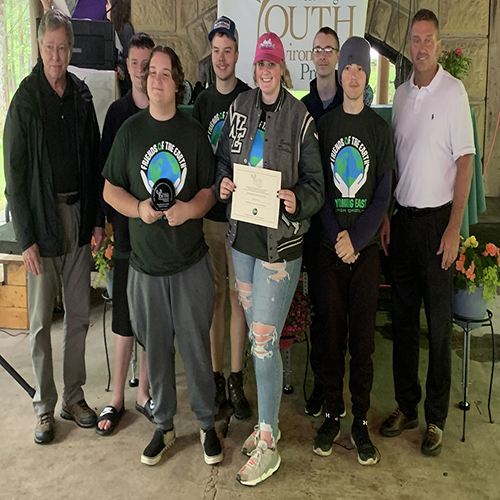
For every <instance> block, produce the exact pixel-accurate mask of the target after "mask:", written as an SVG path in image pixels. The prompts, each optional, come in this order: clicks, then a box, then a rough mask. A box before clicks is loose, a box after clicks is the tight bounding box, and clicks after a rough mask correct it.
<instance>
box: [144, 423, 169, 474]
mask: <svg viewBox="0 0 500 500" xmlns="http://www.w3.org/2000/svg"><path fill="white" fill-rule="evenodd" d="M174 441H175V429H174V428H173V427H172V429H170V430H169V431H162V430H161V429H156V430H155V433H154V434H153V439H151V442H150V443H149V444H148V445H147V446H146V449H145V450H144V452H143V453H142V455H141V462H142V463H143V464H146V465H156V464H157V463H158V462H159V461H160V459H161V456H162V455H163V454H164V453H165V451H167V450H168V449H169V448H170V447H171V446H172V445H173V444H174Z"/></svg>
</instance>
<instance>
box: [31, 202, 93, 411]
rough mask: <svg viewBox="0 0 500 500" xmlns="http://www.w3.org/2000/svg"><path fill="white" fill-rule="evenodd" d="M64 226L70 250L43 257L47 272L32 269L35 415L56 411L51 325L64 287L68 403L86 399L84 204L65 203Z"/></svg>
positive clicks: (87, 303) (87, 306)
mask: <svg viewBox="0 0 500 500" xmlns="http://www.w3.org/2000/svg"><path fill="white" fill-rule="evenodd" d="M58 212H59V218H60V220H61V223H62V225H63V232H64V248H65V254H64V255H63V256H62V257H55V258H46V257H42V262H41V271H42V274H40V275H39V276H34V275H33V274H31V273H28V308H29V315H30V341H31V359H32V361H33V371H34V373H35V379H36V393H35V396H34V398H33V407H34V409H35V413H36V414H37V415H40V414H42V413H45V412H48V411H53V410H54V408H55V406H56V402H57V390H56V386H55V383H54V374H53V364H52V344H51V338H50V327H51V324H52V315H53V311H54V301H55V298H56V296H57V294H58V292H59V287H60V283H61V282H62V289H63V304H64V331H63V333H64V341H63V342H64V344H63V381H64V390H63V406H64V407H67V406H71V405H72V404H74V403H76V402H77V401H80V400H81V399H83V390H82V386H83V385H84V384H85V380H86V372H85V339H86V336H87V330H88V327H89V314H90V264H91V254H90V244H88V245H85V246H83V247H79V246H78V230H79V225H80V203H79V202H77V203H75V204H74V205H66V204H59V205H58Z"/></svg>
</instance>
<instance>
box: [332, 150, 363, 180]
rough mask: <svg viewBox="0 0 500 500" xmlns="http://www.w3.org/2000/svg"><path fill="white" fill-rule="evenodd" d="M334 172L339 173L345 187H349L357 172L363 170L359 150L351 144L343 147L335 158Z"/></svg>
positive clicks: (359, 172)
mask: <svg viewBox="0 0 500 500" xmlns="http://www.w3.org/2000/svg"><path fill="white" fill-rule="evenodd" d="M335 172H337V173H338V174H339V175H340V178H341V179H342V180H343V181H344V182H345V183H346V185H347V187H351V186H352V185H353V184H354V181H355V180H356V179H357V178H358V177H359V174H363V172H364V166H363V158H361V154H360V152H359V151H358V150H357V149H356V148H353V147H352V146H346V147H345V148H343V149H342V150H341V151H340V153H339V154H338V155H337V158H335Z"/></svg>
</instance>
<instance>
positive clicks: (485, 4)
mask: <svg viewBox="0 0 500 500" xmlns="http://www.w3.org/2000/svg"><path fill="white" fill-rule="evenodd" d="M495 5H496V7H495ZM497 6H498V0H491V3H490V0H399V1H398V0H369V2H368V16H367V21H366V32H367V34H368V35H370V37H372V38H371V39H372V40H378V41H379V42H380V43H381V44H382V45H385V46H387V47H389V48H392V49H395V50H396V51H402V52H403V53H404V55H405V56H406V57H408V58H409V57H410V56H409V52H408V43H407V28H408V24H409V22H410V21H411V18H412V16H413V14H414V13H415V12H416V11H417V10H419V9H421V8H428V9H431V10H432V11H434V12H435V13H436V15H437V16H438V19H439V23H440V33H441V46H442V48H443V50H446V49H452V50H453V49H455V48H456V47H458V46H460V47H461V48H462V50H463V51H464V53H465V54H466V55H467V56H469V57H470V58H471V59H472V67H471V69H470V70H469V74H468V76H466V77H465V78H464V79H463V83H464V85H465V88H466V90H467V92H468V94H469V101H470V103H471V105H472V106H473V107H474V109H475V112H476V118H477V128H478V134H479V142H480V146H481V155H482V156H483V155H486V156H487V155H488V153H489V150H490V146H491V141H492V136H493V132H494V128H495V125H496V118H497V116H498V108H499V105H500V102H499V101H500V95H499V94H500V74H499V73H500V71H498V66H499V65H498V57H499V52H498V51H499V47H498V46H499V42H500V40H499V36H498V34H497V33H495V31H494V30H493V29H492V26H493V22H492V20H493V18H494V17H495V12H496V11H497V10H498V7H497ZM490 11H491V12H490ZM498 15H500V13H499V12H496V16H498ZM496 25H497V31H498V27H499V23H498V21H497V22H496ZM490 33H491V35H492V36H489V35H490ZM493 44H496V59H494V58H493V57H492V54H491V51H492V47H493ZM495 61H496V62H495ZM493 65H496V68H497V69H494V67H493ZM487 82H488V85H487ZM487 106H488V108H487ZM495 110H496V111H495ZM485 125H486V126H487V127H488V128H487V130H486V131H485ZM498 142H499V143H500V138H499V139H498ZM499 151H500V145H499V144H497V145H496V147H495V149H494V153H495V154H492V160H490V165H489V166H488V171H487V175H486V176H485V178H484V181H485V192H486V195H487V196H500V165H499V159H500V154H499ZM485 160H486V158H485Z"/></svg>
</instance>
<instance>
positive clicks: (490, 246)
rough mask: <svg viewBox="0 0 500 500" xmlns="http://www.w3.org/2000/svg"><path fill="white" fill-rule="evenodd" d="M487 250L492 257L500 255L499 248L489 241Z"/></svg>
mask: <svg viewBox="0 0 500 500" xmlns="http://www.w3.org/2000/svg"><path fill="white" fill-rule="evenodd" d="M485 251H486V252H487V253H488V255H490V256H491V257H495V256H496V255H498V248H497V247H496V246H495V245H494V244H493V243H487V244H486V250H485Z"/></svg>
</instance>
